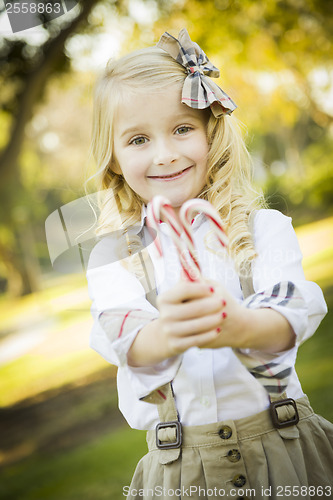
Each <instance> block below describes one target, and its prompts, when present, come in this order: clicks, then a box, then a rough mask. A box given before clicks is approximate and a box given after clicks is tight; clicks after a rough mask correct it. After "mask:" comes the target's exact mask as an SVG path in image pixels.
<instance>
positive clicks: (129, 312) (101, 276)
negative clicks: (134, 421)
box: [87, 248, 181, 399]
mask: <svg viewBox="0 0 333 500" xmlns="http://www.w3.org/2000/svg"><path fill="white" fill-rule="evenodd" d="M97 252H98V248H97V250H96V251H95V255H94V256H93V259H91V262H93V263H91V265H90V266H89V267H88V271H87V280H88V291H89V296H90V298H91V300H92V306H91V313H92V316H93V319H94V324H93V328H92V331H91V334H90V347H92V349H94V350H95V351H96V352H98V353H99V354H100V355H101V356H102V357H103V358H104V359H105V360H106V361H108V362H109V363H111V364H114V365H116V366H118V367H119V368H120V369H121V371H122V373H126V377H127V379H128V382H129V383H130V385H131V387H132V390H133V392H134V393H135V394H136V396H137V398H138V399H142V398H144V397H146V396H147V395H148V394H150V393H151V392H152V391H154V390H155V389H157V388H158V387H160V386H162V385H164V384H166V383H167V382H170V381H171V380H172V379H173V378H174V377H175V375H176V373H177V371H178V368H179V364H180V362H181V360H180V357H175V358H170V359H167V360H165V361H163V362H161V363H159V364H158V365H156V366H151V367H140V368H138V367H132V366H130V365H128V364H127V353H128V351H129V349H130V347H131V345H132V343H133V341H134V339H135V338H136V335H137V334H138V332H139V331H140V330H141V329H142V328H143V327H144V326H145V325H147V324H148V323H149V322H151V321H153V320H154V319H156V318H157V317H158V314H159V313H158V310H157V309H156V308H155V307H154V306H152V305H151V304H150V302H148V300H147V299H146V294H145V290H144V288H143V286H142V284H141V283H140V281H139V279H138V278H137V277H136V276H135V275H134V274H133V273H131V272H130V271H128V269H127V268H126V267H125V265H123V263H122V262H121V261H117V262H112V263H109V264H104V265H96V253H97Z"/></svg>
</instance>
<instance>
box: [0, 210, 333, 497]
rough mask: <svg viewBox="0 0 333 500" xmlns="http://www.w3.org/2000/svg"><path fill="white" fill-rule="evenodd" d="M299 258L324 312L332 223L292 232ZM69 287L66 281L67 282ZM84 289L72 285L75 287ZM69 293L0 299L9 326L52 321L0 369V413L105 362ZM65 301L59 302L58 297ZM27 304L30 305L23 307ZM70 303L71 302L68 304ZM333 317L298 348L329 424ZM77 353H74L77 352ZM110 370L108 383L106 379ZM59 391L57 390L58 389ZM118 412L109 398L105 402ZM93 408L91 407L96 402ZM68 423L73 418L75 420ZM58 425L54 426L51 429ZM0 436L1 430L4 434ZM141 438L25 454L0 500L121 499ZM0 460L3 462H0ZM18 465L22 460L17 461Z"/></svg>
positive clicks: (120, 435) (122, 435)
mask: <svg viewBox="0 0 333 500" xmlns="http://www.w3.org/2000/svg"><path fill="white" fill-rule="evenodd" d="M298 236H299V238H300V243H301V247H302V250H303V253H304V256H305V258H304V267H305V271H306V275H307V277H308V279H312V280H315V281H317V282H318V283H319V285H320V286H322V287H323V288H324V292H325V296H326V300H327V302H328V306H329V308H330V309H332V306H333V219H332V218H330V219H326V220H325V221H320V222H318V223H314V224H311V225H308V226H306V227H302V228H300V229H299V230H298ZM67 283H70V280H68V281H67ZM78 285H80V286H84V282H83V281H82V279H81V278H77V282H76V284H75V285H73V287H74V288H75V286H78ZM72 291H73V288H72V287H71V286H70V285H69V284H67V285H66V286H65V288H64V285H63V284H62V283H61V282H60V283H59V284H58V285H57V287H56V288H54V290H53V292H50V290H47V291H45V292H44V293H42V294H40V295H39V296H38V301H37V302H38V304H37V305H36V301H35V302H33V298H32V297H30V298H27V299H24V300H22V301H20V302H19V303H15V304H12V308H9V307H8V304H7V305H6V303H5V302H4V301H3V300H2V301H1V300H0V314H2V313H4V317H5V320H6V322H7V324H8V325H10V324H11V318H13V317H14V316H15V315H16V317H17V316H19V315H20V314H26V313H29V311H31V309H33V308H35V312H36V311H37V314H38V312H39V311H42V312H43V311H44V312H43V314H44V313H45V311H48V312H49V313H52V314H53V315H54V317H55V318H56V321H55V323H54V324H53V325H52V326H51V330H50V331H49V335H48V336H47V338H45V339H44V341H43V342H42V343H41V344H40V345H38V346H36V347H35V348H33V349H32V350H31V351H30V352H29V353H27V354H24V355H22V356H20V357H19V358H18V359H16V360H14V361H11V362H9V363H7V364H4V365H3V366H1V367H0V405H2V406H3V407H5V406H8V405H11V404H13V403H15V402H18V401H20V400H22V399H24V398H26V397H36V396H37V397H43V391H46V390H47V389H54V388H57V387H58V390H60V389H61V387H62V386H63V385H64V384H67V385H68V384H72V385H75V384H84V381H85V377H88V376H89V374H91V373H94V372H96V373H98V372H99V371H100V370H101V369H102V368H105V366H106V363H105V362H104V361H103V360H102V359H101V358H100V357H98V356H97V355H96V354H95V353H94V352H92V351H91V350H89V348H87V342H88V333H89V328H90V325H91V323H90V320H89V311H88V307H89V306H88V302H87V301H86V299H85V297H84V296H82V297H81V298H80V300H81V302H80V300H79V301H78V302H77V303H76V304H75V303H72V305H71V306H70V309H68V308H67V312H66V304H67V305H68V304H70V300H69V299H70V297H72V299H73V297H74V295H71V294H72ZM64 296H65V297H67V299H65V300H64V299H63V297H64ZM29 302H30V305H29ZM74 302H75V300H74ZM332 329H333V315H332V314H328V315H327V316H326V318H325V319H324V321H323V322H322V324H321V326H320V328H319V329H318V331H317V333H316V334H315V336H314V337H313V338H312V339H310V340H308V341H307V342H306V343H305V344H304V345H303V346H301V348H300V350H299V355H298V361H297V371H298V375H299V378H300V380H301V382H302V385H303V389H304V391H305V392H306V393H307V394H308V395H309V397H310V401H311V402H312V405H313V407H314V409H315V411H316V412H317V413H320V414H322V415H323V416H325V417H326V418H328V419H329V420H331V421H333V400H332V374H333V364H332V361H333V355H332V340H331V332H332ZM78 346H79V347H78ZM112 376H113V375H112V371H110V377H112ZM59 388H60V389H59ZM103 398H104V399H103V401H101V403H100V411H102V409H103V405H105V401H104V400H105V399H106V398H107V399H109V400H110V405H111V406H112V407H115V406H116V398H115V394H114V392H113V394H112V395H111V394H110V396H109V395H108V394H104V395H103ZM94 404H96V401H94ZM77 412H78V415H76V416H75V418H76V419H77V421H78V422H79V421H80V419H81V420H82V419H84V418H87V417H88V416H91V413H92V412H93V409H92V408H89V402H87V404H86V405H84V404H82V406H80V407H79V408H77ZM73 418H74V417H73ZM53 425H54V426H57V425H58V426H59V425H60V423H59V422H56V421H55V422H54V424H53ZM3 431H5V429H4V430H3ZM145 449H146V445H145V436H144V433H142V432H139V431H133V430H131V429H128V428H127V427H126V426H125V427H123V426H120V427H118V428H117V429H116V430H115V431H111V432H107V433H101V434H100V435H98V432H97V433H96V437H95V439H94V440H92V441H89V442H88V443H87V442H85V440H84V439H83V440H82V444H81V445H80V446H76V447H74V448H73V449H70V450H66V452H59V453H53V454H52V453H51V454H45V453H44V454H43V453H41V452H37V453H36V452H35V453H31V454H30V455H28V456H26V458H24V459H23V460H22V461H21V462H18V463H17V464H12V465H9V466H7V467H5V468H4V469H3V470H2V471H0V476H1V477H0V498H1V499H8V500H11V499H12V500H28V499H36V500H37V499H45V500H46V499H47V500H53V499H54V500H59V499H61V500H70V499H72V500H74V499H80V500H90V499H91V500H95V499H98V500H103V499H110V500H112V499H120V498H122V487H123V486H125V485H127V484H128V483H129V481H130V477H131V474H132V472H133V470H134V467H135V464H136V462H137V460H138V458H139V457H140V456H142V454H143V453H145ZM0 458H1V456H0ZM22 458H23V457H22Z"/></svg>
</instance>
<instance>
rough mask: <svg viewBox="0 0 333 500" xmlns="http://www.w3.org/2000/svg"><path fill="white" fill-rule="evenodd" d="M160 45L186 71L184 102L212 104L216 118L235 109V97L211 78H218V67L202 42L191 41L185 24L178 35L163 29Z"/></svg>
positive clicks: (197, 105)
mask: <svg viewBox="0 0 333 500" xmlns="http://www.w3.org/2000/svg"><path fill="white" fill-rule="evenodd" d="M157 47H159V48H160V49H163V50H165V51H166V52H168V54H170V56H171V57H173V58H174V59H175V60H176V61H177V62H178V63H179V64H181V65H182V66H184V68H185V69H186V71H187V77H186V78H185V81H184V86H183V91H182V102H183V103H185V104H187V106H189V107H190V108H194V109H205V108H208V107H209V106H210V108H211V110H212V113H213V114H214V116H215V117H216V118H219V117H220V116H222V115H226V114H231V113H232V112H233V111H234V109H236V107H237V106H236V104H235V103H234V102H233V101H232V99H231V98H230V97H229V96H228V95H227V94H226V93H225V92H223V90H222V89H221V88H220V87H219V86H218V85H216V84H215V83H214V82H213V81H212V80H211V79H210V78H209V76H211V77H213V78H218V77H219V76H220V72H219V70H218V69H217V68H216V67H215V66H214V65H213V64H212V63H211V62H210V61H209V59H208V57H207V56H206V54H205V53H204V51H203V50H202V49H201V48H200V47H199V45H198V44H197V43H195V42H192V40H191V38H190V36H189V34H188V32H187V30H186V29H185V28H184V29H182V30H181V32H180V33H179V35H178V39H177V38H175V37H173V36H172V35H170V34H169V33H167V32H165V33H163V35H162V36H161V38H160V40H159V42H158V43H157Z"/></svg>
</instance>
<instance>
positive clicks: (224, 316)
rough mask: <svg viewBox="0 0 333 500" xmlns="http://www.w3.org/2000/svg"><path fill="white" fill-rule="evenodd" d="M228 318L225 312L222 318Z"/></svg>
mask: <svg viewBox="0 0 333 500" xmlns="http://www.w3.org/2000/svg"><path fill="white" fill-rule="evenodd" d="M226 317H227V313H226V312H224V311H223V313H222V318H223V319H225V318H226Z"/></svg>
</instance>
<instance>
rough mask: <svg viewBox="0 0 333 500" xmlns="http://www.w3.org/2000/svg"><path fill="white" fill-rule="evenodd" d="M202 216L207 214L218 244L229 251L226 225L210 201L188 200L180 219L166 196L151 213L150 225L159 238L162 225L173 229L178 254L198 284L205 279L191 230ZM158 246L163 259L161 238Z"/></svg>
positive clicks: (154, 202)
mask: <svg viewBox="0 0 333 500" xmlns="http://www.w3.org/2000/svg"><path fill="white" fill-rule="evenodd" d="M198 212H201V213H204V215H205V216H206V217H208V218H209V220H210V221H211V222H212V225H213V230H214V233H215V234H216V236H217V238H218V240H219V241H220V243H221V245H222V246H223V247H225V248H227V244H228V241H227V236H226V234H225V231H224V229H223V225H222V221H221V219H220V217H219V215H218V213H217V211H216V210H215V209H214V208H213V206H212V205H211V204H210V203H209V202H208V201H205V200H200V199H194V200H188V201H187V202H186V203H184V205H183V206H182V207H181V209H180V214H179V219H178V218H177V216H176V214H175V212H174V210H173V208H172V206H171V204H170V202H169V200H168V199H167V198H165V197H163V196H155V197H154V198H153V200H152V201H151V202H150V203H149V205H148V209H147V217H148V224H149V226H150V227H152V228H153V229H155V230H156V232H157V234H159V231H160V221H163V222H166V223H167V224H168V225H169V227H170V229H171V238H172V240H173V242H174V244H175V246H176V249H177V251H178V255H179V260H180V263H181V266H182V269H183V271H184V273H185V275H186V277H187V278H188V279H189V280H190V281H197V280H198V279H200V277H201V269H200V264H199V262H198V260H197V258H196V250H195V246H194V240H193V236H192V227H191V220H192V218H193V216H194V215H195V214H196V213H198ZM155 244H156V247H157V250H158V252H159V254H160V255H161V256H162V255H163V253H162V247H161V244H160V241H159V239H158V238H156V239H155Z"/></svg>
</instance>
